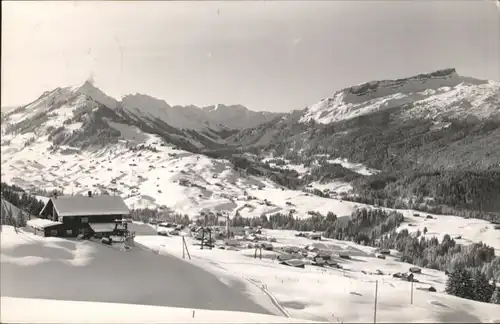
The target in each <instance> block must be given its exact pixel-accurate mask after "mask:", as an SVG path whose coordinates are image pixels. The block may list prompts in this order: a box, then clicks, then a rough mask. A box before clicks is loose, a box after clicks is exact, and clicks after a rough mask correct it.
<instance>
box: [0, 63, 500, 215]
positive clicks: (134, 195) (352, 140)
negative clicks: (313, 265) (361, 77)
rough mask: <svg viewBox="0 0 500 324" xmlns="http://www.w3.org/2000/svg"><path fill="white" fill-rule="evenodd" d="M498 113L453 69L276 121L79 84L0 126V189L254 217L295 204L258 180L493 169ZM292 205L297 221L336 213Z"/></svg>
mask: <svg viewBox="0 0 500 324" xmlns="http://www.w3.org/2000/svg"><path fill="white" fill-rule="evenodd" d="M499 103H500V86H499V84H498V83H495V82H491V81H488V82H487V81H478V80H475V79H472V78H465V77H459V76H458V75H457V73H456V72H455V70H453V69H449V70H442V71H437V72H434V73H429V74H424V75H419V76H416V77H411V78H406V79H401V80H395V81H378V82H370V83H366V84H363V85H359V86H355V87H351V88H348V89H344V90H341V91H339V92H337V93H336V94H335V95H334V96H333V97H332V98H330V99H327V100H324V101H322V102H321V103H320V104H318V105H315V106H312V107H309V108H307V109H305V110H302V111H294V112H290V113H288V114H273V113H263V112H251V111H249V110H248V109H246V108H245V107H242V106H238V105H236V106H224V105H216V106H210V107H204V108H198V107H194V106H189V107H180V106H170V105H168V104H167V103H166V102H165V101H163V100H159V99H156V98H152V97H150V96H147V95H142V94H136V95H128V96H125V97H124V98H123V99H122V100H121V101H117V100H115V99H113V98H111V97H109V96H108V95H106V94H105V93H104V92H102V91H101V90H99V89H98V88H97V87H95V86H94V85H93V84H92V83H90V82H85V83H84V84H83V85H81V86H78V87H66V88H57V89H54V90H52V91H47V92H45V93H44V94H42V95H41V96H40V97H39V98H38V99H37V100H35V101H33V102H32V103H30V104H28V105H25V106H22V107H18V108H16V109H14V110H11V111H8V112H7V113H5V114H3V115H2V145H1V149H2V151H1V152H2V178H3V179H5V180H3V181H8V182H12V183H15V184H18V185H19V186H21V187H23V188H29V187H30V186H34V187H44V188H46V187H49V188H59V189H64V191H65V192H75V193H76V192H86V191H87V190H89V188H90V189H95V188H97V189H100V190H103V191H108V192H113V191H115V192H117V193H118V194H121V195H123V196H125V197H127V202H128V203H129V205H131V206H132V205H135V206H136V207H138V206H157V207H158V206H162V205H164V206H167V207H170V208H172V209H174V210H177V211H178V212H182V213H188V214H190V215H195V214H197V213H198V212H200V211H201V210H203V209H214V210H224V211H234V210H235V209H236V208H239V207H241V206H240V203H238V202H237V201H238V200H239V199H240V198H242V200H241V201H245V203H243V204H247V205H249V206H250V205H252V203H249V202H248V199H249V197H257V200H256V203H255V204H253V205H252V207H251V208H253V209H252V210H255V213H263V212H265V211H264V210H263V209H265V210H268V209H269V210H274V211H280V210H285V211H286V210H287V208H288V206H290V205H288V204H286V201H287V200H289V199H302V198H299V197H302V195H303V194H302V193H301V192H296V191H294V190H291V191H289V190H288V189H285V188H283V187H282V186H280V185H278V184H277V183H276V182H273V181H271V180H269V177H271V178H272V179H273V180H274V181H277V182H278V183H281V184H285V185H287V186H289V187H291V188H296V187H297V184H302V185H303V184H304V183H309V184H310V183H313V182H318V181H319V182H322V181H327V180H328V181H330V180H332V179H333V180H335V178H336V177H342V175H344V176H346V177H347V178H349V179H352V178H356V177H357V176H358V175H360V174H361V176H366V175H368V174H374V173H378V172H380V171H385V170H417V169H423V170H435V169H437V170H440V169H454V168H471V167H473V168H474V169H476V170H477V169H479V170H488V169H491V168H495V167H497V168H498V166H500V150H498V149H497V148H498V147H499V146H500V120H499V119H498V118H497V117H498V116H499V113H500V104H499ZM470 116H475V117H474V118H470ZM252 124H253V125H257V126H255V127H253V128H250V129H242V128H244V127H245V126H250V125H252ZM238 129H239V130H238ZM247 150H249V151H251V153H252V155H249V156H251V158H250V160H252V161H257V162H256V163H257V164H256V165H253V166H252V167H251V168H250V169H252V170H253V171H252V173H253V174H254V176H253V175H249V174H246V173H245V172H242V171H235V169H237V168H236V167H235V163H234V161H233V162H230V160H231V159H233V156H234V154H235V153H238V154H241V153H244V152H245V151H247ZM201 152H203V153H205V154H207V155H209V156H215V155H216V156H217V157H221V156H222V157H225V158H226V159H225V160H224V159H212V158H209V157H207V156H205V155H199V153H201ZM221 152H222V153H221ZM210 153H216V154H215V155H212V154H210ZM280 159H281V160H280ZM280 161H281V162H280ZM237 163H239V162H237ZM237 163H236V164H237ZM242 163H243V164H241V165H240V167H241V166H243V169H245V168H247V166H248V165H249V164H248V163H249V162H248V161H247V162H242ZM252 163H253V162H251V163H250V164H252ZM259 163H260V164H259ZM266 167H267V168H268V169H267V171H266V169H265V168H266ZM263 168H264V169H263ZM271 169H274V171H273V170H272V171H269V170H271ZM279 169H281V170H282V172H283V173H279V172H281V171H276V170H279ZM361 169H362V170H371V171H370V172H364V173H363V172H360V171H359V170H361ZM268 171H269V172H268ZM293 172H295V173H293ZM255 175H256V176H255ZM266 177H268V179H266ZM291 183H293V184H294V185H290V184H291ZM299 187H300V186H299ZM334 187H342V188H348V187H349V186H347V185H346V184H345V183H340V184H339V183H337V184H336V186H334ZM261 189H262V190H261ZM266 190H271V191H273V192H274V191H276V192H281V194H280V197H281V196H282V198H280V199H281V200H280V203H279V204H278V205H276V206H273V205H271V206H268V205H266V204H265V203H264V199H266V198H267V197H266V196H267V195H274V193H272V194H271V193H269V192H267V191H266ZM172 193H177V194H178V195H177V194H176V196H175V197H173V196H171V195H172ZM261 196H262V197H261ZM238 197H240V198H238ZM245 197H246V198H245ZM304 197H307V196H304ZM316 198H318V199H320V198H319V197H315V198H314V199H316ZM304 199H307V200H308V203H307V204H305V205H307V207H304V210H303V211H299V214H300V213H301V212H303V214H304V215H306V214H307V211H308V210H310V209H315V208H319V209H322V210H325V211H327V209H328V208H330V207H328V208H327V207H321V206H330V205H329V204H331V203H334V204H339V203H338V201H337V200H328V199H327V200H325V201H318V202H315V203H312V205H311V204H310V203H309V202H310V201H311V199H312V198H310V197H308V198H304ZM323 204H326V205H323ZM348 204H349V203H344V204H343V205H339V206H342V207H339V206H337V207H338V208H340V210H341V212H338V213H337V214H338V215H339V214H344V215H348V214H349V213H350V211H352V210H353V208H354V204H353V205H348ZM264 206H265V207H264ZM337 207H336V208H337ZM246 208H250V207H246ZM338 208H337V209H338ZM242 212H243V213H244V211H242ZM252 213H253V212H252Z"/></svg>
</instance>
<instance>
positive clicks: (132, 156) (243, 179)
mask: <svg viewBox="0 0 500 324" xmlns="http://www.w3.org/2000/svg"><path fill="white" fill-rule="evenodd" d="M122 126H123V127H128V126H125V125H122ZM121 132H122V136H128V137H130V138H128V137H126V138H124V141H125V140H130V141H132V140H134V138H135V140H137V141H139V140H138V137H137V136H135V135H134V134H135V133H134V132H133V129H130V131H129V132H125V131H124V129H121ZM31 136H33V134H31V135H29V134H27V135H17V136H16V137H9V135H6V136H3V137H2V141H6V140H9V141H10V143H9V145H8V146H7V145H2V157H1V159H2V168H1V173H2V181H5V182H7V183H13V184H16V185H18V186H20V187H22V188H27V189H28V188H30V187H32V186H33V187H37V188H45V189H49V190H50V189H56V188H57V189H60V190H61V189H62V190H63V191H64V193H65V194H72V193H74V194H86V192H87V191H88V190H107V191H108V192H109V193H110V194H113V193H116V194H119V195H121V196H122V197H123V198H124V199H125V202H126V203H127V205H128V206H129V207H130V208H158V207H162V206H165V207H168V208H170V209H171V210H173V211H175V212H178V213H182V214H187V215H189V216H190V217H197V216H199V215H200V213H201V212H202V211H205V210H208V211H211V212H217V211H221V212H228V213H231V212H234V211H235V210H238V209H241V208H243V206H244V205H246V206H247V207H245V208H244V210H242V212H241V215H242V216H256V217H259V216H260V215H261V214H263V213H266V214H268V213H275V212H282V213H288V212H289V211H290V210H291V209H295V211H296V213H295V215H296V216H297V217H306V216H307V212H308V211H319V212H322V213H325V214H326V213H327V212H328V211H332V212H334V213H335V214H337V215H338V216H346V215H350V214H351V212H352V211H353V210H354V209H355V208H356V207H355V205H356V204H354V203H351V202H341V201H340V200H333V199H325V198H320V197H313V196H306V194H305V193H303V192H301V191H295V190H289V189H286V188H282V187H280V186H278V185H277V184H275V183H273V182H271V181H269V180H268V179H265V178H260V177H254V176H251V175H246V174H243V173H240V172H237V171H235V170H234V169H232V167H231V163H230V162H229V161H227V160H216V159H211V158H208V157H206V156H203V155H197V154H193V153H190V152H186V151H182V150H177V149H174V148H172V147H170V146H163V144H162V141H161V140H160V139H159V138H157V137H156V136H154V135H144V134H143V135H142V136H145V137H144V138H141V139H140V141H139V142H137V143H136V144H139V143H141V144H144V145H149V146H152V147H155V148H156V149H157V150H158V151H157V152H153V151H150V150H142V151H136V152H134V151H132V150H130V149H129V148H127V147H126V144H124V143H118V144H116V145H113V146H110V147H108V148H104V149H101V150H97V151H81V152H80V151H76V152H75V153H74V154H71V155H65V154H63V153H61V152H60V151H59V152H49V151H48V148H49V146H50V144H49V142H48V141H47V139H46V138H43V137H42V138H38V139H37V140H36V141H35V142H34V143H32V144H30V145H29V146H27V147H24V142H25V140H27V139H28V138H30V137H31ZM253 198H256V199H253ZM265 199H267V200H268V203H267V204H266V203H265V201H264V200H265ZM292 201H293V203H294V205H295V206H293V205H291V204H290V203H288V204H287V202H292Z"/></svg>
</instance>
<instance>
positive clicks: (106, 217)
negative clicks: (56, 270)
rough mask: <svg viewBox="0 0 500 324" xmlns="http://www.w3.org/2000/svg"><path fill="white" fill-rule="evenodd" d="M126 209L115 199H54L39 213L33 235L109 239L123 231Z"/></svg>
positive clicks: (105, 197)
mask: <svg viewBox="0 0 500 324" xmlns="http://www.w3.org/2000/svg"><path fill="white" fill-rule="evenodd" d="M129 213H130V211H129V209H128V207H127V205H125V202H124V201H123V199H122V198H121V197H119V196H93V195H92V194H91V193H90V192H89V194H88V196H60V197H58V196H54V197H52V198H50V199H49V200H48V201H47V203H46V204H45V206H44V207H43V209H42V211H41V212H40V219H38V220H37V221H38V222H35V221H33V222H32V223H33V225H32V227H33V228H34V229H35V232H37V231H40V232H41V233H39V234H42V235H43V236H60V237H76V236H78V235H80V234H82V235H85V236H87V235H89V236H90V235H95V236H98V237H99V236H109V235H114V234H118V232H120V231H123V230H126V228H125V229H123V228H121V227H122V226H125V227H126V222H124V221H123V220H124V218H126V217H128V216H129Z"/></svg>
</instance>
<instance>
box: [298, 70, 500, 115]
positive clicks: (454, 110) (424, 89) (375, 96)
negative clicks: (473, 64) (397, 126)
mask: <svg viewBox="0 0 500 324" xmlns="http://www.w3.org/2000/svg"><path fill="white" fill-rule="evenodd" d="M401 106H405V108H404V111H403V112H402V115H403V116H404V117H405V118H418V117H425V118H433V119H437V118H443V117H450V118H459V119H460V118H467V117H470V116H473V117H475V118H478V119H487V118H496V119H497V120H500V108H499V107H500V83H497V82H493V81H483V80H478V79H473V78H468V77H462V76H459V75H458V74H457V72H456V70H455V69H445V70H440V71H436V72H432V73H427V74H420V75H417V76H413V77H409V78H404V79H398V80H383V81H372V82H367V83H363V84H360V85H356V86H353V87H350V88H346V89H343V90H340V91H338V92H336V93H335V94H334V95H333V97H331V98H326V99H323V100H321V101H320V102H318V103H316V104H314V105H312V106H310V107H308V108H307V109H306V110H305V112H304V114H303V116H302V117H301V119H300V121H301V122H308V121H311V120H314V121H315V122H317V123H321V124H329V123H332V122H336V121H341V120H346V119H350V118H353V117H357V116H362V115H367V114H370V113H373V112H377V111H381V110H387V109H391V108H395V107H401Z"/></svg>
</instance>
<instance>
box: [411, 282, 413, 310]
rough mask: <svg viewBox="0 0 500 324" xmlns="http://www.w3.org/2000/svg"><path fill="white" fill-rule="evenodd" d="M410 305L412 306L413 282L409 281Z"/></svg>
mask: <svg viewBox="0 0 500 324" xmlns="http://www.w3.org/2000/svg"><path fill="white" fill-rule="evenodd" d="M410 305H413V280H412V281H411V296H410Z"/></svg>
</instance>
